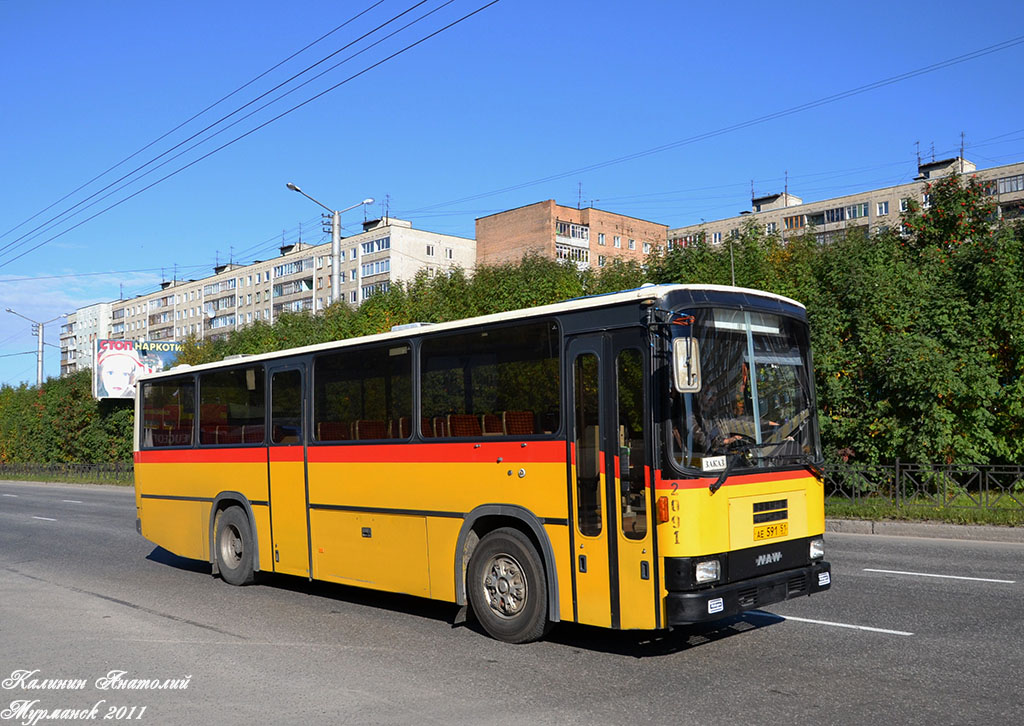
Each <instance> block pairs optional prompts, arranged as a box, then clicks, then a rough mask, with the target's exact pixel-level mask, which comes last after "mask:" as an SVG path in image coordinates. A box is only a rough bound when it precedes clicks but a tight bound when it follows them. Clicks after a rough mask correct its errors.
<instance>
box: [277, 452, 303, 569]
mask: <svg viewBox="0 0 1024 726" xmlns="http://www.w3.org/2000/svg"><path fill="white" fill-rule="evenodd" d="M270 508H271V511H272V512H273V519H272V520H271V521H272V522H273V530H274V553H275V555H276V556H275V557H274V559H273V560H271V561H272V562H273V563H274V566H273V570H274V572H281V573H284V574H286V575H299V576H302V577H305V576H308V575H309V542H308V540H307V538H306V471H305V465H304V464H303V462H301V461H272V462H271V463H270ZM267 569H271V568H270V567H269V565H268V567H267Z"/></svg>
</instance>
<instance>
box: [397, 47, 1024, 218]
mask: <svg viewBox="0 0 1024 726" xmlns="http://www.w3.org/2000/svg"><path fill="white" fill-rule="evenodd" d="M1022 43H1024V35H1021V36H1017V37H1016V38H1010V39H1009V40H1005V41H1003V42H1001V43H996V44H994V45H990V46H986V47H984V48H980V49H978V50H975V51H971V52H969V53H964V54H962V55H958V56H954V57H953V58H948V59H946V60H943V61H939V62H937V63H932V64H931V65H927V66H923V67H921V68H917V69H915V70H912V71H907V72H906V73H900V74H898V75H895V76H889V77H888V78H883V79H882V80H879V81H875V82H874V83H868V84H866V85H863V86H857V87H856V88H851V89H849V90H847V91H842V92H841V93H835V94H833V95H831V96H825V97H823V98H819V99H817V100H814V101H808V102H807V103H802V104H800V105H798V106H791V107H789V108H787V109H783V110H781V111H776V112H774V113H770V114H766V115H764V116H758V117H756V118H753V119H750V120H748V121H741V122H739V123H735V124H732V125H730V126H724V127H722V128H719V129H715V130H714V131H707V132H704V133H701V134H696V135H694V136H689V137H687V138H685V139H680V140H679V141H673V142H671V143H668V144H662V145H661V146H655V147H652V148H650V149H645V150H643V151H637V152H635V153H632V154H627V155H625V156H619V157H616V158H614V159H609V160H607V161H601V162H597V163H594V164H589V165H587V166H581V167H579V168H577V169H572V170H570V171H566V172H562V173H559V174H551V175H549V176H545V177H541V178H538V179H534V180H532V181H528V182H523V183H521V184H514V185H512V186H507V187H503V188H501V189H495V190H493V191H489V192H481V193H480V194H472V195H470V196H467V197H460V198H459V199H453V200H450V201H447V202H439V203H437V204H431V205H429V206H426V207H420V208H419V209H414V210H411V211H410V212H408V214H414V213H417V212H425V211H428V210H432V209H437V208H438V207H447V206H449V205H452V204H463V203H465V202H471V201H474V200H476V199H484V198H486V197H492V196H495V195H498V194H505V193H507V192H513V191H517V190H519V189H525V188H526V187H531V186H536V185H537V184H544V183H545V182H550V181H556V180H558V179H564V178H566V177H568V176H573V175H575V174H582V173H584V172H589V171H596V170H597V169H603V168H605V167H608V166H613V165H616V164H622V163H625V162H627V161H633V160H634V159H640V158H643V157H645V156H650V155H652V154H659V153H661V152H664V151H669V150H670V149H676V148H679V147H680V146H687V145H690V144H695V143H697V142H698V141H705V140H707V139H711V138H714V137H716V136H722V135H724V134H728V133H732V132H733V131H739V130H741V129H746V128H750V127H751V126H757V125H759V124H763V123H766V122H768V121H774V120H775V119H779V118H784V117H786V116H792V115H793V114H796V113H800V112H802V111H809V110H810V109H813V108H818V107H819V106H824V105H826V104H830V103H835V102H836V101H841V100H844V99H847V98H851V97H852V96H858V95H860V94H862V93H867V92H869V91H874V90H877V89H879V88H883V87H885V86H890V85H892V84H894V83H899V82H900V81H906V80H909V79H911V78H915V77H917V76H921V75H924V74H926V73H933V72H935V71H938V70H942V69H943V68H949V67H950V66H954V65H958V64H960V63H965V62H967V61H969V60H974V59H976V58H981V57H983V56H986V55H990V54H992V53H997V52H999V51H1001V50H1006V49H1008V48H1012V47H1014V46H1017V45H1020V44H1022Z"/></svg>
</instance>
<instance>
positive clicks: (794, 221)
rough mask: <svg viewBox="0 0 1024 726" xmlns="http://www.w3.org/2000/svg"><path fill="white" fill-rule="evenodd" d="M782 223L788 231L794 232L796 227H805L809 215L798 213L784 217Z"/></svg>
mask: <svg viewBox="0 0 1024 726" xmlns="http://www.w3.org/2000/svg"><path fill="white" fill-rule="evenodd" d="M782 223H783V225H784V226H785V227H786V230H787V231H790V232H792V231H793V230H795V229H803V228H804V225H805V224H807V217H805V216H804V215H802V214H797V215H794V216H792V217H784V218H783V220H782Z"/></svg>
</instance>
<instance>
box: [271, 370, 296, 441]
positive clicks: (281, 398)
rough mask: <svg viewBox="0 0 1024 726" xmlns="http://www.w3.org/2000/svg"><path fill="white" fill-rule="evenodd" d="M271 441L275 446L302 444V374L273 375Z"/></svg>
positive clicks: (293, 371)
mask: <svg viewBox="0 0 1024 726" xmlns="http://www.w3.org/2000/svg"><path fill="white" fill-rule="evenodd" d="M271 417H272V422H271V423H272V426H271V430H272V439H271V440H272V441H273V442H274V443H275V444H301V443H302V372H301V371H298V370H291V371H280V372H278V373H275V374H274V378H273V388H272V402H271Z"/></svg>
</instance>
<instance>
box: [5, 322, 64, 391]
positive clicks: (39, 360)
mask: <svg viewBox="0 0 1024 726" xmlns="http://www.w3.org/2000/svg"><path fill="white" fill-rule="evenodd" d="M7 312H9V313H10V314H11V315H17V316H18V317H19V318H21V319H23V320H27V321H29V322H30V323H32V325H33V326H34V327H35V329H36V330H35V332H36V335H37V340H38V344H37V346H36V385H37V386H41V385H43V326H45V325H46V324H47V323H52V322H53V321H54V320H60V319H61V318H66V317H67V316H68V314H67V313H61V314H60V315H58V316H57V317H55V318H50V319H49V320H44V321H43V322H39V321H38V320H33V319H32V318H28V317H25V316H24V315H22V314H21V313H18V312H15V311H14V310H11V309H10V308H7Z"/></svg>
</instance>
